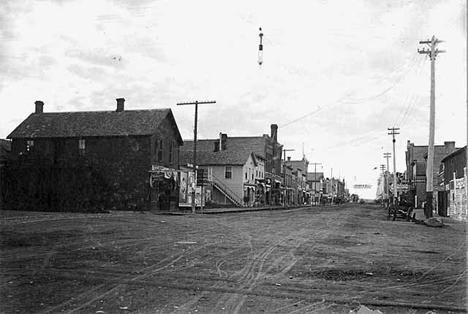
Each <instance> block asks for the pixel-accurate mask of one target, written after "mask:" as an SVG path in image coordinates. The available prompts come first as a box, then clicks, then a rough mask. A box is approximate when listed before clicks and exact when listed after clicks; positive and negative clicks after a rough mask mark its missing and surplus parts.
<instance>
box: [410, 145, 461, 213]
mask: <svg viewBox="0 0 468 314" xmlns="http://www.w3.org/2000/svg"><path fill="white" fill-rule="evenodd" d="M456 149H457V148H455V142H453V141H446V142H444V145H434V167H433V169H434V173H433V180H434V181H433V187H434V202H435V204H437V192H438V190H439V184H438V171H439V168H438V165H439V164H440V162H441V161H442V159H443V158H444V157H445V156H447V155H449V154H451V153H453V152H454V151H455V150H456ZM427 151H428V147H427V145H425V146H417V145H414V143H411V142H410V141H408V142H407V148H406V173H407V180H408V186H409V191H408V201H410V202H412V203H414V204H415V206H416V207H421V206H422V203H423V202H425V201H426V160H427ZM435 204H434V206H433V208H436V205H435Z"/></svg>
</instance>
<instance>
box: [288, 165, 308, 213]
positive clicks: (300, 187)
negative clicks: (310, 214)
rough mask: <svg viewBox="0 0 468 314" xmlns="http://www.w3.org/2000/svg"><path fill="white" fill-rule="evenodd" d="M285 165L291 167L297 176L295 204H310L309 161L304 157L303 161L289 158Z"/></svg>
mask: <svg viewBox="0 0 468 314" xmlns="http://www.w3.org/2000/svg"><path fill="white" fill-rule="evenodd" d="M285 165H287V166H291V168H292V170H293V174H295V180H293V191H294V195H293V196H292V199H293V204H305V203H309V202H310V191H308V190H307V189H306V187H307V169H308V168H309V161H308V160H307V159H306V158H305V157H303V158H302V159H301V160H291V159H290V158H289V157H288V159H287V160H286V161H285Z"/></svg>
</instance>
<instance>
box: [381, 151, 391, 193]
mask: <svg viewBox="0 0 468 314" xmlns="http://www.w3.org/2000/svg"><path fill="white" fill-rule="evenodd" d="M383 155H384V158H386V159H387V174H388V169H390V166H389V164H388V159H389V158H390V157H392V153H388V152H387V153H384V154H383ZM387 174H386V175H385V183H386V184H385V194H386V196H387V197H388V195H389V194H388V182H387V179H388V178H387Z"/></svg>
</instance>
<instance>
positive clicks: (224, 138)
mask: <svg viewBox="0 0 468 314" xmlns="http://www.w3.org/2000/svg"><path fill="white" fill-rule="evenodd" d="M220 135H221V143H220V147H219V149H220V150H226V144H227V134H224V133H221V134H220Z"/></svg>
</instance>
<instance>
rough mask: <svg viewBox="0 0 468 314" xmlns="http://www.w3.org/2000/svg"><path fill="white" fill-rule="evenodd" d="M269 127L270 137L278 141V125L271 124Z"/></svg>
mask: <svg viewBox="0 0 468 314" xmlns="http://www.w3.org/2000/svg"><path fill="white" fill-rule="evenodd" d="M270 128H271V138H272V139H273V141H274V142H278V125H277V124H272V125H271V126H270Z"/></svg>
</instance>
